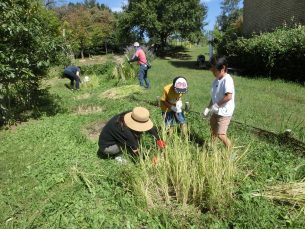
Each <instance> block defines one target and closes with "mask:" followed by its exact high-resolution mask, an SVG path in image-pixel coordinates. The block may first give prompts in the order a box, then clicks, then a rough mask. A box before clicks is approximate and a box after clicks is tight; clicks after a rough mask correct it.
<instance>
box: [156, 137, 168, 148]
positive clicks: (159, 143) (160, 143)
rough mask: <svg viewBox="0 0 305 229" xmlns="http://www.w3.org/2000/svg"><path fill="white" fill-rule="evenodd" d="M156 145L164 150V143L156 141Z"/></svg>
mask: <svg viewBox="0 0 305 229" xmlns="http://www.w3.org/2000/svg"><path fill="white" fill-rule="evenodd" d="M156 143H157V145H158V147H159V148H160V149H164V148H165V146H166V144H165V142H164V141H163V140H161V139H159V140H157V141H156Z"/></svg>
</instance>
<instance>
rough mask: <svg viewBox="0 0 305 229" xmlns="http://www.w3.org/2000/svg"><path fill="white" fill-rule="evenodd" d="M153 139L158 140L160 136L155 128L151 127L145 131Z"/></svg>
mask: <svg viewBox="0 0 305 229" xmlns="http://www.w3.org/2000/svg"><path fill="white" fill-rule="evenodd" d="M147 133H149V134H150V135H151V136H153V138H154V139H155V140H160V136H159V134H158V131H157V128H156V127H153V128H151V129H150V130H148V131H147Z"/></svg>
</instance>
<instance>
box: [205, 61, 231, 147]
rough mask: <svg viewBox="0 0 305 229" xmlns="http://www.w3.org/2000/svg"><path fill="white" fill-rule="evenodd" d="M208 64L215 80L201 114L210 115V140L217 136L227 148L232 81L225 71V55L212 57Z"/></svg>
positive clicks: (229, 142) (226, 68)
mask: <svg viewBox="0 0 305 229" xmlns="http://www.w3.org/2000/svg"><path fill="white" fill-rule="evenodd" d="M210 65H211V66H210V70H211V72H212V73H213V75H214V76H215V80H214V81H213V83H212V98H211V100H210V103H209V105H208V107H207V108H205V109H204V111H203V115H204V116H205V117H207V116H208V115H211V117H210V125H211V132H212V142H215V140H216V138H217V137H218V138H219V139H220V140H221V141H222V142H223V143H224V144H225V146H226V147H227V148H230V147H231V141H230V139H229V138H228V137H227V129H228V127H229V124H230V121H231V118H232V115H233V112H234V109H235V102H234V98H235V88H234V82H233V79H232V77H231V76H230V75H229V74H228V73H227V70H228V62H227V60H226V58H225V57H220V58H216V57H215V56H214V57H212V58H211V60H210Z"/></svg>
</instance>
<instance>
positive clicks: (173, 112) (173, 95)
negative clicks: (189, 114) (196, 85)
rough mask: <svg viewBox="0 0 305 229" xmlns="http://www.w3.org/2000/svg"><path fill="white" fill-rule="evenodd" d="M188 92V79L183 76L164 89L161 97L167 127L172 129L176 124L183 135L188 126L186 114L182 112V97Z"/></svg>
mask: <svg viewBox="0 0 305 229" xmlns="http://www.w3.org/2000/svg"><path fill="white" fill-rule="evenodd" d="M187 90H188V87H187V81H186V79H185V78H184V77H183V76H178V77H176V78H174V80H173V83H171V84H168V85H166V86H165V87H164V88H163V94H162V96H161V97H160V105H161V110H162V116H163V119H164V121H165V127H171V126H173V125H174V123H178V124H179V125H180V128H181V130H182V131H183V133H186V124H185V117H184V113H183V112H182V101H181V97H182V95H183V94H185V93H187ZM177 103H178V104H177Z"/></svg>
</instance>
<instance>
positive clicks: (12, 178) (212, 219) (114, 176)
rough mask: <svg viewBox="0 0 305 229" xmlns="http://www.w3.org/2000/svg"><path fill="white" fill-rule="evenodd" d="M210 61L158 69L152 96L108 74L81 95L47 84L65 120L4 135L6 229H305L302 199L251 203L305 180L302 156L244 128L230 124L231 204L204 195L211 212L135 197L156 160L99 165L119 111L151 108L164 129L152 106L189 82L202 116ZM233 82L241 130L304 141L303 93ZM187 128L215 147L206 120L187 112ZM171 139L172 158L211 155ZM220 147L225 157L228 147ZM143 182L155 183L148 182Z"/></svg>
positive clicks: (191, 53)
mask: <svg viewBox="0 0 305 229" xmlns="http://www.w3.org/2000/svg"><path fill="white" fill-rule="evenodd" d="M206 52H207V49H206V48H202V47H192V48H191V49H190V50H184V51H181V52H175V53H171V54H170V55H169V56H167V57H164V58H158V59H156V60H154V61H153V63H152V65H153V67H152V69H151V70H149V79H150V80H151V84H152V88H151V90H139V88H138V87H137V86H136V85H137V80H136V79H134V80H130V81H127V82H119V83H118V82H117V81H116V80H109V79H108V78H107V76H103V75H98V76H97V77H98V81H99V84H98V85H95V86H94V87H82V89H81V91H79V92H72V91H69V90H68V89H66V88H65V86H64V83H67V82H68V81H67V79H59V78H57V77H56V78H51V79H49V80H47V81H46V82H44V83H45V85H49V86H50V92H51V94H52V95H53V96H54V97H55V98H56V102H57V104H59V105H60V107H61V109H59V111H60V112H59V113H57V114H56V115H54V116H43V118H41V119H39V120H30V121H28V122H25V123H22V124H19V125H17V126H15V127H11V128H9V129H8V130H2V131H1V132H0V145H1V147H0V171H1V177H0V184H1V190H0V207H1V213H0V225H2V226H1V228H204V227H208V228H228V227H230V228H233V227H234V228H275V227H277V228H278V227H279V228H282V227H290V228H304V227H305V207H304V206H305V205H304V199H305V197H304V196H305V193H304V192H305V191H304V190H302V191H303V194H302V197H301V200H303V202H302V201H300V202H297V201H296V202H295V203H291V201H287V200H286V201H281V200H271V199H268V198H264V197H255V196H254V195H253V194H255V193H260V192H262V191H264V190H266V189H267V187H269V186H272V185H276V184H282V183H289V182H301V181H304V178H305V158H304V155H305V152H300V151H296V150H295V149H294V148H293V147H291V145H290V146H289V145H286V144H281V142H280V141H279V139H273V138H266V137H265V136H260V135H257V134H253V132H252V131H251V129H249V128H247V127H245V126H240V125H237V124H234V123H232V125H231V126H230V128H229V133H228V134H229V136H230V138H231V139H232V141H233V142H234V146H235V148H234V149H233V152H232V153H233V154H234V155H235V156H236V157H237V158H239V160H238V163H236V165H234V166H236V167H234V168H235V169H236V172H235V174H234V176H233V178H232V179H233V180H232V181H231V182H233V183H231V184H230V185H231V186H232V196H231V197H230V199H229V200H228V201H222V202H220V200H223V199H224V198H225V196H224V195H222V193H221V192H220V193H217V196H216V197H217V198H216V199H215V198H214V199H213V201H212V198H210V197H211V196H212V194H213V190H211V191H210V193H209V194H207V196H208V197H209V198H210V199H204V200H202V201H203V202H204V203H207V205H206V206H207V207H204V206H203V207H201V208H198V207H196V206H195V205H193V204H192V203H191V202H187V201H186V202H185V204H180V203H179V202H177V203H176V204H173V203H171V204H164V205H162V204H159V205H158V204H154V206H152V205H150V204H147V202H146V200H145V198H144V197H143V196H141V195H139V193H137V192H136V191H135V190H136V189H133V185H134V184H133V180H132V179H131V178H133V177H134V178H135V181H137V182H139V180H137V179H138V177H139V176H140V175H139V174H138V173H137V171H138V172H141V171H143V170H141V169H145V168H146V167H145V166H146V165H147V166H148V164H149V163H150V161H149V160H148V161H146V162H145V161H144V162H141V163H139V164H132V163H131V164H128V165H126V166H124V165H123V166H122V165H120V164H118V163H116V161H112V160H101V159H99V158H98V157H97V156H96V151H97V148H98V147H97V137H98V127H99V125H102V123H103V122H105V121H107V120H108V119H109V118H110V117H112V116H113V115H115V114H117V113H119V112H121V111H125V110H129V109H132V108H133V107H134V106H139V105H141V106H145V107H146V108H148V109H149V110H150V112H151V117H152V119H153V120H154V123H155V124H156V125H158V126H161V125H162V119H161V115H160V110H159V109H158V108H157V107H155V106H153V105H152V104H151V103H150V102H155V100H156V96H160V95H161V93H162V88H163V86H164V85H166V84H168V83H171V82H172V79H173V78H174V77H175V76H178V75H183V76H185V77H186V78H187V79H188V82H189V93H188V94H187V95H186V96H185V97H184V99H183V100H184V101H189V102H190V104H191V110H193V111H197V112H201V111H202V109H203V108H204V107H205V106H206V105H207V104H208V102H209V99H210V85H211V83H212V80H213V76H212V74H211V73H210V72H209V71H206V70H199V69H197V68H196V63H195V60H196V57H197V55H198V54H201V53H203V54H206ZM106 59H108V58H106ZM109 59H113V56H111V57H110V58H109ZM94 63H96V62H95V61H94ZM82 64H84V63H82ZM233 77H234V82H235V88H236V110H235V114H234V120H235V121H239V122H242V123H244V124H246V125H250V126H255V127H258V128H262V129H265V130H268V131H272V132H274V133H282V132H283V131H284V130H285V129H288V128H289V129H292V131H293V136H294V137H295V138H296V139H298V140H300V141H302V142H303V143H304V142H305V118H304V114H305V88H304V86H300V85H297V84H293V83H286V82H282V81H271V80H269V79H250V78H243V77H239V76H233ZM132 85H134V86H132ZM109 89H111V90H109ZM187 121H188V124H189V128H190V130H191V132H192V133H193V134H195V135H196V136H198V137H199V138H200V139H204V140H205V141H206V142H208V141H209V127H208V123H207V122H206V121H205V120H202V118H201V117H200V116H198V115H197V114H195V113H188V114H187ZM94 128H95V129H94ZM93 129H94V131H95V132H94V131H93ZM90 133H91V135H90ZM174 138H175V139H174V140H171V139H167V141H168V142H169V143H168V152H172V154H174V153H175V151H179V149H180V150H184V149H187V150H188V149H191V150H190V154H194V152H195V151H196V150H197V151H198V150H199V151H198V152H199V156H200V152H201V150H202V152H205V153H209V152H206V151H205V150H204V149H201V148H200V146H196V144H195V142H193V141H190V142H188V143H187V144H186V143H185V144H184V143H183V142H180V140H179V135H175V136H174ZM144 139H145V140H147V142H148V144H147V145H146V146H143V151H144V152H150V153H152V154H156V153H159V152H158V150H157V149H156V146H155V145H154V144H153V143H152V142H151V141H150V140H149V138H148V137H146V136H144ZM175 144H180V145H179V146H175ZM175 147H178V148H175ZM179 147H180V148H179ZM184 147H186V148H184ZM198 147H199V148H198ZM217 147H218V149H219V150H220V151H222V150H223V148H222V146H221V145H218V146H217ZM203 148H204V147H203ZM192 150H194V151H192ZM182 152H183V151H182ZM215 155H216V154H215ZM182 156H183V155H182ZM208 158H210V157H208ZM208 158H207V159H206V161H207V163H209V162H208ZM211 158H212V157H211ZM172 160H173V163H175V160H174V159H172ZM185 160H187V159H185ZM220 160H222V162H226V161H224V160H229V159H228V158H226V159H220ZM143 163H144V164H143ZM145 163H146V164H145ZM226 164H228V163H224V164H222V165H226ZM143 165H145V166H144V168H143ZM177 166H180V164H177ZM148 167H149V166H148ZM158 168H163V167H161V166H160V167H157V170H156V168H153V167H149V170H148V171H147V174H148V175H147V176H149V174H153V175H156V174H157V175H158V174H159V172H160V174H161V171H158ZM179 168H180V167H179ZM181 168H182V165H181ZM183 168H184V167H183ZM218 169H219V168H218ZM160 170H161V169H160ZM206 171H208V170H206ZM215 171H216V170H215ZM221 171H222V170H218V173H220V172H221ZM187 172H188V170H186V171H185V173H184V174H187ZM205 173H207V172H205ZM214 175H215V174H214ZM216 175H217V174H216ZM212 176H213V175H210V177H212ZM143 179H144V178H143ZM156 179H157V178H156ZM145 181H150V180H149V178H147V177H146V178H145ZM134 183H135V182H134ZM221 185H224V186H221V187H226V186H225V184H221ZM221 187H220V188H221ZM204 188H208V187H205V186H204ZM204 188H203V189H204ZM218 188H219V187H218ZM220 190H221V189H220ZM153 200H154V199H153ZM211 203H215V207H213V205H212V206H211ZM199 204H200V203H199ZM216 205H217V206H216Z"/></svg>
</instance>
